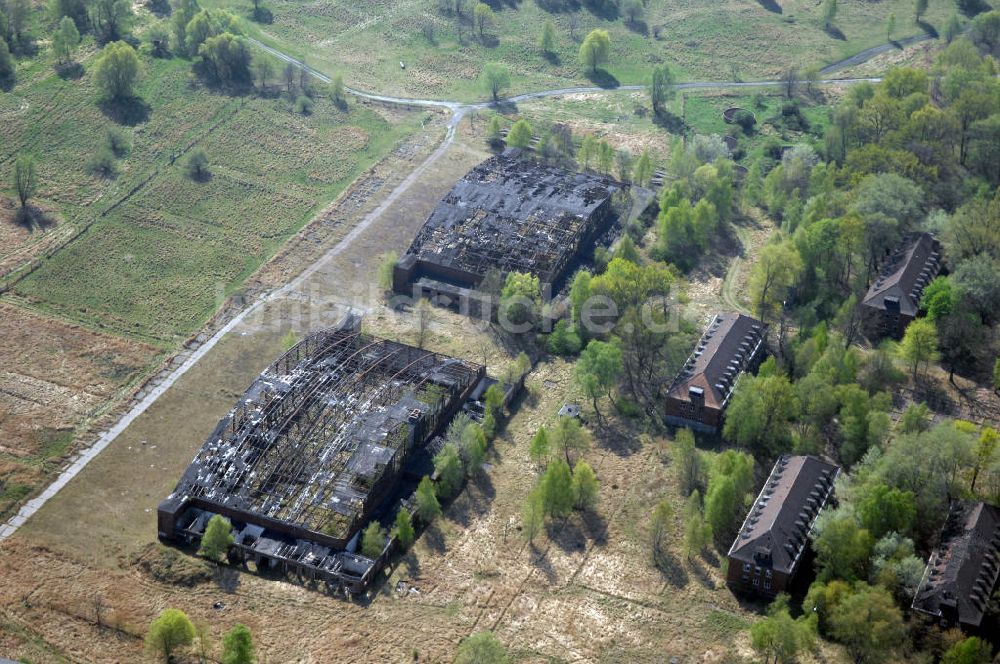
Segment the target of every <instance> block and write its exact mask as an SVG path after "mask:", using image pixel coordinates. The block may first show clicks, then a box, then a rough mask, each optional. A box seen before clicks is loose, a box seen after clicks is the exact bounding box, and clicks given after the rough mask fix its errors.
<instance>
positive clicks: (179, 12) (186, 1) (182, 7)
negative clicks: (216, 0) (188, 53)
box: [170, 0, 201, 52]
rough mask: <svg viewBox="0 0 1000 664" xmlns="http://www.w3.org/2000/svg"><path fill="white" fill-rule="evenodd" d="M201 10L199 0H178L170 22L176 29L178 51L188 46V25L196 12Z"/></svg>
mask: <svg viewBox="0 0 1000 664" xmlns="http://www.w3.org/2000/svg"><path fill="white" fill-rule="evenodd" d="M199 11H201V7H200V6H199V5H198V0H178V2H177V6H176V7H174V10H173V13H172V14H171V16H170V24H171V26H172V28H173V31H174V43H175V44H176V48H177V50H178V52H181V51H183V50H184V49H185V48H187V26H188V23H190V22H191V19H193V18H194V16H195V14H197V13H198V12H199Z"/></svg>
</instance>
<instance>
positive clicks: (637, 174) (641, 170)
mask: <svg viewBox="0 0 1000 664" xmlns="http://www.w3.org/2000/svg"><path fill="white" fill-rule="evenodd" d="M652 177H653V159H652V158H651V157H650V156H649V149H648V148H643V150H642V154H640V155H639V158H638V159H637V160H636V162H635V170H634V171H633V173H632V180H633V182H635V183H636V184H637V185H639V186H640V187H646V186H648V185H649V181H650V180H651V179H652Z"/></svg>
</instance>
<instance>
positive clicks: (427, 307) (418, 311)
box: [413, 298, 432, 348]
mask: <svg viewBox="0 0 1000 664" xmlns="http://www.w3.org/2000/svg"><path fill="white" fill-rule="evenodd" d="M431 313H432V311H431V303H430V302H429V301H428V300H427V298H420V301H419V302H417V304H416V305H415V306H414V307H413V315H414V323H415V324H416V326H417V348H423V347H424V344H425V343H426V342H427V333H428V332H429V331H430V326H431Z"/></svg>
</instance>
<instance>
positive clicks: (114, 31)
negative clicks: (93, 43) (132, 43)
mask: <svg viewBox="0 0 1000 664" xmlns="http://www.w3.org/2000/svg"><path fill="white" fill-rule="evenodd" d="M91 14H92V16H93V23H94V28H95V30H96V32H97V38H98V41H100V42H105V43H106V42H113V41H118V40H120V39H122V38H123V37H125V33H126V32H127V31H128V26H129V23H131V22H132V19H133V18H134V17H135V15H134V14H133V13H132V4H131V3H129V2H128V0H94V2H93V5H92V10H91Z"/></svg>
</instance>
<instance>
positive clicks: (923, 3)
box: [913, 0, 928, 23]
mask: <svg viewBox="0 0 1000 664" xmlns="http://www.w3.org/2000/svg"><path fill="white" fill-rule="evenodd" d="M927 2H928V0H915V1H914V3H913V17H914V19H915V20H916V22H917V23H920V21H921V20H923V18H924V14H926V13H927Z"/></svg>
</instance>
